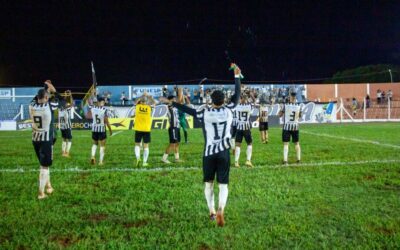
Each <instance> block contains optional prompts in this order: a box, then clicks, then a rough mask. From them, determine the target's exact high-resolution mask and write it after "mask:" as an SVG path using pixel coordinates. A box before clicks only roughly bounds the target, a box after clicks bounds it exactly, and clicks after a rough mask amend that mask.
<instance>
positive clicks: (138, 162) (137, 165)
mask: <svg viewBox="0 0 400 250" xmlns="http://www.w3.org/2000/svg"><path fill="white" fill-rule="evenodd" d="M139 164H140V159H136V165H135V166H136V167H139Z"/></svg>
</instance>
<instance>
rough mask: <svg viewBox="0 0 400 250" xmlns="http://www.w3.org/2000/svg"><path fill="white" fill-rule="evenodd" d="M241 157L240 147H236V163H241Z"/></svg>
mask: <svg viewBox="0 0 400 250" xmlns="http://www.w3.org/2000/svg"><path fill="white" fill-rule="evenodd" d="M239 157H240V147H236V149H235V162H237V161H239Z"/></svg>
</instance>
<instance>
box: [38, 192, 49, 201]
mask: <svg viewBox="0 0 400 250" xmlns="http://www.w3.org/2000/svg"><path fill="white" fill-rule="evenodd" d="M46 198H47V195H46V194H45V193H41V194H40V193H39V195H38V199H39V200H43V199H46Z"/></svg>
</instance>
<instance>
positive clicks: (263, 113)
mask: <svg viewBox="0 0 400 250" xmlns="http://www.w3.org/2000/svg"><path fill="white" fill-rule="evenodd" d="M258 111H259V113H258V117H259V121H260V122H268V113H269V107H268V105H265V104H260V107H259V109H258Z"/></svg>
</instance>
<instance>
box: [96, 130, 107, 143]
mask: <svg viewBox="0 0 400 250" xmlns="http://www.w3.org/2000/svg"><path fill="white" fill-rule="evenodd" d="M92 139H93V140H94V141H103V140H105V139H107V133H106V132H92Z"/></svg>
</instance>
